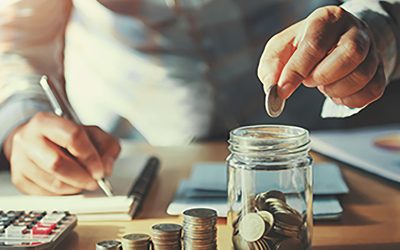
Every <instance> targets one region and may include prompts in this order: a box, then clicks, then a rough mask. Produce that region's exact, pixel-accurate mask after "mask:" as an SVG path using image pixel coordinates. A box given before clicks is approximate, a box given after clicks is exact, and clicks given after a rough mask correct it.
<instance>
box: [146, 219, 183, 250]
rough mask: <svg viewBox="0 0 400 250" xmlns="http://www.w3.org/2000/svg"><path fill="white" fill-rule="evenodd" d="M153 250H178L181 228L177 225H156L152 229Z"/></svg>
mask: <svg viewBox="0 0 400 250" xmlns="http://www.w3.org/2000/svg"><path fill="white" fill-rule="evenodd" d="M152 231H153V234H152V241H153V249H154V250H180V249H181V234H182V226H181V225H178V224H167V223H165V224H157V225H154V226H153V227H152Z"/></svg>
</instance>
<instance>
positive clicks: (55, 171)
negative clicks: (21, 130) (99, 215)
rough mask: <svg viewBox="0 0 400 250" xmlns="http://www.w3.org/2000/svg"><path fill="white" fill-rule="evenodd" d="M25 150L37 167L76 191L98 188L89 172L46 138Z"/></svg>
mask: <svg viewBox="0 0 400 250" xmlns="http://www.w3.org/2000/svg"><path fill="white" fill-rule="evenodd" d="M25 150H26V152H27V155H28V157H29V159H30V160H31V161H32V162H34V163H35V165H36V166H38V167H40V168H41V169H42V170H44V171H46V172H47V173H48V174H51V175H54V176H55V177H56V178H57V179H59V180H60V181H62V182H64V183H66V184H68V185H70V186H73V187H74V188H76V189H88V190H94V189H96V188H97V183H96V182H95V180H94V179H93V178H92V177H91V176H90V174H89V173H88V171H87V170H86V169H85V168H84V167H82V166H81V165H80V164H79V163H78V162H77V161H76V160H74V159H73V158H71V157H70V156H69V155H67V154H66V153H65V152H64V151H63V150H62V149H61V148H60V147H58V146H57V145H55V144H54V143H52V142H51V141H49V140H47V139H45V138H43V139H41V140H37V141H36V142H35V144H34V145H27V146H26V149H25Z"/></svg>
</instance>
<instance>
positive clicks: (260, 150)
mask: <svg viewBox="0 0 400 250" xmlns="http://www.w3.org/2000/svg"><path fill="white" fill-rule="evenodd" d="M229 144H230V146H229V149H230V151H231V152H233V153H237V154H246V155H248V156H251V155H254V154H259V155H261V154H263V155H264V156H265V155H269V156H271V155H275V156H276V157H279V156H282V157H284V156H288V155H296V154H301V153H303V154H304V153H308V151H309V150H310V139H309V132H308V131H307V130H306V129H304V128H301V127H296V126H289V125H255V126H245V127H240V128H237V129H234V130H232V131H231V132H230V139H229Z"/></svg>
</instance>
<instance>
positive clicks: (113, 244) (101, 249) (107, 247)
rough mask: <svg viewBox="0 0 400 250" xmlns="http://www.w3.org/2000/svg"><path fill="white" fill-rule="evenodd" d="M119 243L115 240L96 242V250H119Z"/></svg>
mask: <svg viewBox="0 0 400 250" xmlns="http://www.w3.org/2000/svg"><path fill="white" fill-rule="evenodd" d="M120 249H121V242H119V241H116V240H105V241H100V242H97V244H96V250H120Z"/></svg>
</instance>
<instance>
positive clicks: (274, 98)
mask: <svg viewBox="0 0 400 250" xmlns="http://www.w3.org/2000/svg"><path fill="white" fill-rule="evenodd" d="M284 107H285V100H284V99H282V98H281V97H280V96H279V95H278V85H277V84H273V85H271V86H270V87H269V88H268V89H267V91H266V94H265V109H266V111H267V113H268V115H269V116H271V117H274V118H275V117H278V116H279V115H280V114H281V113H282V111H283V109H284Z"/></svg>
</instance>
